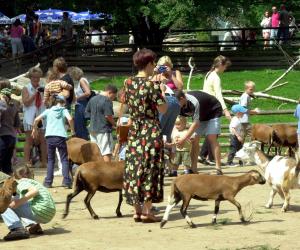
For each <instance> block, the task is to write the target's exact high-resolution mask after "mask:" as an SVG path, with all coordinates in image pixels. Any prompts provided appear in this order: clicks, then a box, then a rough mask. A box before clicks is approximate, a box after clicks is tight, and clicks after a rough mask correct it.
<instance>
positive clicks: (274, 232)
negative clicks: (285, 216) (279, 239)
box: [263, 230, 285, 235]
mask: <svg viewBox="0 0 300 250" xmlns="http://www.w3.org/2000/svg"><path fill="white" fill-rule="evenodd" d="M263 233H264V234H274V235H285V231H283V230H271V231H266V232H263Z"/></svg>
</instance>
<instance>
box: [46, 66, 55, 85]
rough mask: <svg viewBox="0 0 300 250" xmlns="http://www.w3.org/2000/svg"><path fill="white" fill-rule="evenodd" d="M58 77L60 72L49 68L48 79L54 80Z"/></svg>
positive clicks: (49, 80)
mask: <svg viewBox="0 0 300 250" xmlns="http://www.w3.org/2000/svg"><path fill="white" fill-rule="evenodd" d="M57 79H58V73H57V72H56V71H55V70H54V69H53V68H49V69H48V71H47V81H48V82H52V81H55V80H57Z"/></svg>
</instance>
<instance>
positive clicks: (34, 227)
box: [26, 224, 44, 235]
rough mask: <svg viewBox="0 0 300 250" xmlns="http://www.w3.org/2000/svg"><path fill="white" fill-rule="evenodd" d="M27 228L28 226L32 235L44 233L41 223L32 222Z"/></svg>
mask: <svg viewBox="0 0 300 250" xmlns="http://www.w3.org/2000/svg"><path fill="white" fill-rule="evenodd" d="M26 228H27V230H28V232H29V234H32V235H41V234H43V233H44V231H43V229H42V227H41V225H40V224H31V225H29V226H28V227H26Z"/></svg>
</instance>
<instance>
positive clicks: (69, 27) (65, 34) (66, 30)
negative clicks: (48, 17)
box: [59, 11, 73, 39]
mask: <svg viewBox="0 0 300 250" xmlns="http://www.w3.org/2000/svg"><path fill="white" fill-rule="evenodd" d="M59 28H60V32H61V38H62V39H71V38H72V37H73V22H72V20H71V19H70V18H69V13H68V12H66V11H65V12H63V19H62V21H61V23H60V26H59Z"/></svg>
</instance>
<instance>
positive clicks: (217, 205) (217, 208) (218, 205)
mask: <svg viewBox="0 0 300 250" xmlns="http://www.w3.org/2000/svg"><path fill="white" fill-rule="evenodd" d="M220 203H221V201H215V214H214V216H213V219H212V224H216V223H217V215H218V213H219V208H220Z"/></svg>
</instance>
